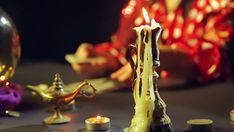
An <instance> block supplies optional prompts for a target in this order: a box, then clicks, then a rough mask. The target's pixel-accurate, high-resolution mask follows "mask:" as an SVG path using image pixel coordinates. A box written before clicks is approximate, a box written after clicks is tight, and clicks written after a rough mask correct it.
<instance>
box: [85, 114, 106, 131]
mask: <svg viewBox="0 0 234 132" xmlns="http://www.w3.org/2000/svg"><path fill="white" fill-rule="evenodd" d="M85 128H86V129H87V130H89V131H106V130H108V129H110V118H108V117H101V116H100V115H98V116H96V117H90V118H88V119H86V120H85Z"/></svg>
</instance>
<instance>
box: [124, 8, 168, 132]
mask: <svg viewBox="0 0 234 132" xmlns="http://www.w3.org/2000/svg"><path fill="white" fill-rule="evenodd" d="M142 12H143V15H144V18H145V22H146V24H145V25H141V26H138V27H135V28H134V30H135V31H136V33H137V39H136V44H135V45H130V47H129V49H128V51H127V56H128V58H129V62H130V64H131V66H132V69H133V70H134V74H135V75H134V81H133V83H134V84H133V97H134V101H135V107H134V108H135V114H134V117H133V118H132V121H131V125H130V127H129V128H126V129H124V132H149V131H157V130H162V131H168V132H169V129H170V128H168V126H169V124H170V122H171V121H170V118H169V117H168V116H167V114H166V109H165V108H166V104H165V103H164V101H163V100H162V99H161V97H160V95H159V93H158V90H157V79H158V77H159V75H158V74H157V72H156V69H157V68H158V67H159V65H160V60H159V49H158V44H157V43H158V42H157V40H158V38H159V36H160V34H161V31H162V28H161V26H160V24H159V23H157V22H156V21H155V20H154V19H151V20H150V18H149V16H148V14H147V12H146V10H145V9H144V8H143V9H142ZM133 51H134V52H135V53H136V63H134V61H133V59H132V57H131V54H132V52H133Z"/></svg>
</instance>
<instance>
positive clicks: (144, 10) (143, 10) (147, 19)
mask: <svg viewBox="0 0 234 132" xmlns="http://www.w3.org/2000/svg"><path fill="white" fill-rule="evenodd" d="M142 13H143V16H144V18H145V22H146V23H150V18H149V15H148V13H147V11H146V9H145V8H144V7H143V8H142Z"/></svg>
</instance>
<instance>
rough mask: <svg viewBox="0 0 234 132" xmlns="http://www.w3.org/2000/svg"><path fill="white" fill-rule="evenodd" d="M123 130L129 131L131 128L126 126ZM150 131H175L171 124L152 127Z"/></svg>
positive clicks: (124, 131)
mask: <svg viewBox="0 0 234 132" xmlns="http://www.w3.org/2000/svg"><path fill="white" fill-rule="evenodd" d="M123 132H129V128H124V129H123ZM149 132H173V130H172V127H171V124H166V125H160V126H156V127H150V130H149Z"/></svg>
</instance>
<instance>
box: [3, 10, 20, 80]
mask: <svg viewBox="0 0 234 132" xmlns="http://www.w3.org/2000/svg"><path fill="white" fill-rule="evenodd" d="M20 53H21V48H20V40H19V34H18V32H17V29H16V26H15V24H14V23H13V21H12V20H11V18H10V17H9V16H8V15H7V13H6V12H5V11H3V10H2V9H0V84H1V82H7V80H8V79H9V78H10V77H12V76H13V74H14V71H15V68H16V65H17V62H18V60H19V58H20Z"/></svg>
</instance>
